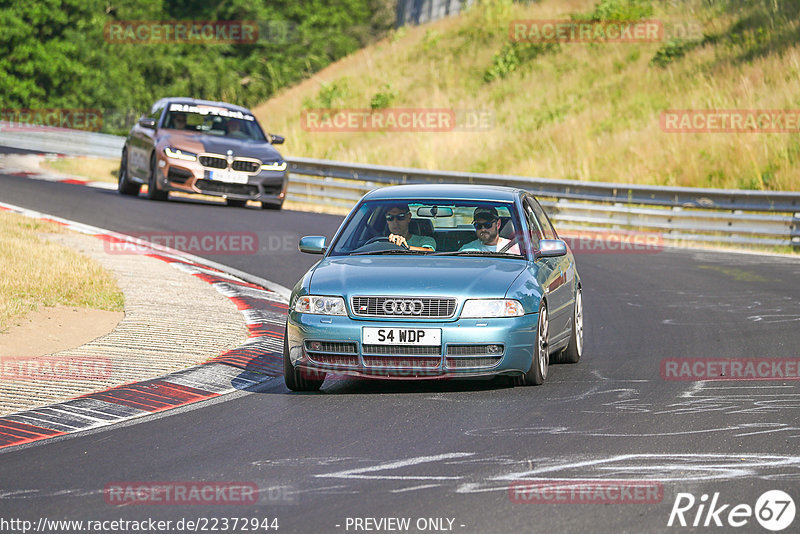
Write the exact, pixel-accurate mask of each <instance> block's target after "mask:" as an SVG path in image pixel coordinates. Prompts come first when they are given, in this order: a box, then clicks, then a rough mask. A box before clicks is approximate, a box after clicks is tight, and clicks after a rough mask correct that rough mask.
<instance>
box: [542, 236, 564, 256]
mask: <svg viewBox="0 0 800 534" xmlns="http://www.w3.org/2000/svg"><path fill="white" fill-rule="evenodd" d="M566 253H567V244H566V243H565V242H564V241H562V240H561V239H541V240H539V250H537V251H536V257H537V258H555V257H558V256H563V255H565V254H566Z"/></svg>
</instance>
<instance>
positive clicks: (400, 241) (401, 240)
mask: <svg viewBox="0 0 800 534" xmlns="http://www.w3.org/2000/svg"><path fill="white" fill-rule="evenodd" d="M389 242H390V243H394V244H395V245H397V246H398V247H406V248H408V243H407V242H406V238H405V237H403V236H401V235H398V234H389Z"/></svg>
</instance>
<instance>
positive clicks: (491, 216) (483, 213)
mask: <svg viewBox="0 0 800 534" xmlns="http://www.w3.org/2000/svg"><path fill="white" fill-rule="evenodd" d="M499 218H500V217H499V216H498V215H497V210H496V209H494V208H475V214H474V215H473V216H472V222H475V221H476V220H478V219H486V220H489V221H493V220H495V219H499Z"/></svg>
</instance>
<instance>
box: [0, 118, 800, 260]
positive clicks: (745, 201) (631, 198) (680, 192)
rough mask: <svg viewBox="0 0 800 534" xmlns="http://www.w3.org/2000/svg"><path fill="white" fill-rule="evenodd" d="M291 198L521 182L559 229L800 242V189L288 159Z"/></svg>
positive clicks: (61, 139) (82, 140) (36, 134)
mask: <svg viewBox="0 0 800 534" xmlns="http://www.w3.org/2000/svg"><path fill="white" fill-rule="evenodd" d="M124 142H125V138H124V137H119V136H113V135H106V134H99V133H93V132H82V131H71V130H70V131H65V130H57V131H46V132H45V131H20V130H14V131H3V130H2V125H0V145H6V146H13V147H18V148H25V149H29V150H36V151H42V152H57V153H62V154H69V155H86V156H98V157H105V158H119V156H120V153H121V152H122V146H123V144H124ZM287 161H288V162H289V170H290V180H289V191H288V196H287V198H288V199H289V200H293V201H299V202H306V203H317V204H327V205H331V206H337V207H341V208H350V207H352V206H353V205H354V204H355V203H356V201H358V199H359V198H361V197H362V196H363V195H364V194H365V193H367V192H368V191H370V190H372V189H375V188H377V187H382V186H386V185H390V184H404V183H452V184H488V185H497V186H511V187H519V188H521V189H526V190H529V191H531V192H533V193H534V194H535V195H536V196H537V197H539V198H540V199H541V201H542V205H543V206H544V208H545V210H546V211H547V212H548V214H549V215H550V216H551V217H552V218H553V220H554V221H556V222H557V223H558V227H559V229H565V230H585V231H598V230H604V231H608V230H609V229H612V230H621V231H630V230H633V231H644V232H655V233H658V234H659V235H660V236H662V237H663V238H665V239H675V240H684V241H701V242H718V243H731V244H755V245H778V246H786V245H791V246H793V247H795V248H800V192H776V191H748V190H739V189H708V188H691V187H662V186H649V185H634V184H620V183H603V182H581V181H577V180H550V179H544V178H529V177H523V176H509V175H500V174H478V173H464V172H451V171H427V170H423V169H412V168H402V167H387V166H380V165H364V164H357V163H342V162H338V161H329V160H318V159H310V158H287Z"/></svg>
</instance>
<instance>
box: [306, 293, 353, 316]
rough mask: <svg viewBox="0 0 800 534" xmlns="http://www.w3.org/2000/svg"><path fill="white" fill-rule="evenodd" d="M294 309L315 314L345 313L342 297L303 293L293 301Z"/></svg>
mask: <svg viewBox="0 0 800 534" xmlns="http://www.w3.org/2000/svg"><path fill="white" fill-rule="evenodd" d="M294 311H296V312H299V313H313V314H316V315H347V310H345V307H344V299H343V298H342V297H320V296H317V295H305V296H302V297H299V298H298V299H297V302H295V303H294Z"/></svg>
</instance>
